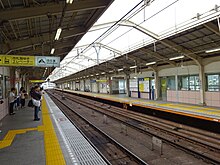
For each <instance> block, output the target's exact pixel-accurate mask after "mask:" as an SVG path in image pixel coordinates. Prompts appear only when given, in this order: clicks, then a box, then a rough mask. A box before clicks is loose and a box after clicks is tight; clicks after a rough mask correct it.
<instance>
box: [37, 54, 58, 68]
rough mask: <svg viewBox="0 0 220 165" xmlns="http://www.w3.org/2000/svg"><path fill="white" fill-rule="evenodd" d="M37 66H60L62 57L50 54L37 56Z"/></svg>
mask: <svg viewBox="0 0 220 165" xmlns="http://www.w3.org/2000/svg"><path fill="white" fill-rule="evenodd" d="M35 59H36V61H35V63H36V66H39V67H59V66H60V57H50V56H35Z"/></svg>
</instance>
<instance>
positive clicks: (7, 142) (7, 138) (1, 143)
mask: <svg viewBox="0 0 220 165" xmlns="http://www.w3.org/2000/svg"><path fill="white" fill-rule="evenodd" d="M36 130H37V128H26V129H21V130H10V131H8V133H7V135H6V136H5V137H4V139H3V140H2V141H0V149H2V148H5V147H8V146H10V145H11V144H12V142H13V140H14V138H15V136H16V135H18V134H24V133H26V132H27V131H36Z"/></svg>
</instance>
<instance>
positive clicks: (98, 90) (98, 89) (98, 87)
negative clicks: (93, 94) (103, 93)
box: [96, 78, 100, 93]
mask: <svg viewBox="0 0 220 165" xmlns="http://www.w3.org/2000/svg"><path fill="white" fill-rule="evenodd" d="M99 79H100V78H97V80H99ZM99 84H100V83H99V82H96V85H97V93H100V86H99Z"/></svg>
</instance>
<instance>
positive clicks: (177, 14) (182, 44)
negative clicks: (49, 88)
mask: <svg viewBox="0 0 220 165" xmlns="http://www.w3.org/2000/svg"><path fill="white" fill-rule="evenodd" d="M219 6H220V1H219V0H212V1H201V0H193V1H191V0H166V1H164V0H142V1H141V0H127V1H121V0H115V1H114V2H113V4H112V5H111V6H110V7H109V8H108V9H107V11H105V13H104V14H103V15H102V16H101V17H100V18H99V20H98V21H97V22H96V23H95V25H94V26H93V27H91V28H90V29H89V31H88V32H87V33H86V34H85V35H84V36H83V37H82V38H81V40H80V41H79V42H78V43H77V44H76V45H75V47H74V48H73V49H72V50H71V51H70V52H69V53H68V55H67V56H66V57H65V58H64V59H63V61H62V62H61V67H59V68H56V69H55V70H54V71H53V72H52V74H51V75H50V76H49V78H50V79H51V80H58V79H61V78H63V77H67V78H69V79H70V78H71V77H72V78H74V77H78V78H83V77H84V78H85V77H90V76H94V75H95V74H96V75H101V74H103V75H104V74H106V72H108V73H109V72H116V71H118V70H121V69H124V70H125V69H129V68H132V67H135V66H137V67H138V68H146V64H148V63H149V64H151V63H152V64H156V65H162V64H170V65H173V66H176V62H175V58H176V57H182V58H183V60H198V59H199V58H203V57H204V56H206V55H207V54H206V53H205V51H206V50H209V49H211V48H213V47H214V48H215V47H218V44H219V39H220V38H219V24H218V20H219V19H218V17H219V14H220V12H219V11H220V7H219ZM172 58H174V60H172ZM63 79H65V78H63Z"/></svg>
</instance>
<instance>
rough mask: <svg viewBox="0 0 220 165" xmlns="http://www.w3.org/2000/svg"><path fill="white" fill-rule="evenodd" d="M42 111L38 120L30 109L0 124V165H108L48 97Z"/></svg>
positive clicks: (17, 111)
mask: <svg viewBox="0 0 220 165" xmlns="http://www.w3.org/2000/svg"><path fill="white" fill-rule="evenodd" d="M41 109H42V111H41V112H39V117H40V118H41V120H40V121H33V116H34V109H33V108H30V107H25V108H23V109H19V110H16V111H15V112H16V114H15V115H11V116H9V115H8V116H6V117H5V118H4V119H3V120H2V121H1V123H2V126H1V127H0V130H1V133H0V155H1V156H0V164H1V165H9V164H10V165H13V164H22V165H30V164H31V165H35V164H36V165H39V164H40V165H44V164H47V165H56V164H57V165H62V164H73V165H78V164H80V165H81V164H94V165H99V164H100V165H105V164H107V163H106V161H105V160H104V159H103V158H102V156H100V154H99V153H98V151H97V150H96V149H95V148H94V147H93V146H92V145H91V144H90V143H89V142H88V141H87V139H85V138H84V136H83V135H82V134H81V132H79V130H78V129H77V128H76V127H75V126H74V125H73V124H72V123H71V122H70V121H69V120H68V118H67V117H66V116H65V115H64V114H63V113H62V112H61V110H60V109H59V108H58V107H57V106H56V105H55V104H54V102H53V101H52V100H51V99H50V97H49V96H48V95H47V94H44V99H43V101H42V108H41Z"/></svg>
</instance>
